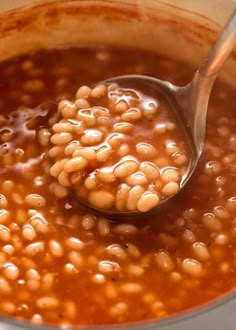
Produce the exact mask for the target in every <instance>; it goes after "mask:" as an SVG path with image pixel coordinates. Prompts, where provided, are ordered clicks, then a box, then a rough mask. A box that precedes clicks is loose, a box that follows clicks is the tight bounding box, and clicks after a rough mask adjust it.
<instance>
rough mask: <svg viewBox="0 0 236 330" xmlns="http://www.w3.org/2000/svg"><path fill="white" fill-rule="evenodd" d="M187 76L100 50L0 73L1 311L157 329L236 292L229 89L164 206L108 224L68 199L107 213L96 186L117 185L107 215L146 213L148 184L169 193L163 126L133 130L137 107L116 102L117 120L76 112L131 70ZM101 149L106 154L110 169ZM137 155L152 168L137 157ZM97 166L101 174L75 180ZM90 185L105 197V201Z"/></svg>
mask: <svg viewBox="0 0 236 330" xmlns="http://www.w3.org/2000/svg"><path fill="white" fill-rule="evenodd" d="M182 68H184V69H182ZM194 71H195V70H194V68H192V67H190V66H188V65H186V64H185V63H179V62H175V61H174V60H170V59H166V58H162V57H159V56H158V55H157V54H154V53H149V52H146V51H141V50H140V49H128V48H118V47H116V48H115V47H114V48H112V47H106V46H104V45H103V46H94V47H92V46H90V47H88V46H81V47H75V48H59V49H50V50H42V51H37V52H35V53H32V54H26V55H23V56H21V57H17V58H12V59H10V60H8V61H6V62H2V63H0V76H1V80H2V81H4V84H2V85H1V89H0V155H1V157H0V174H1V175H0V298H1V299H0V313H1V314H4V315H7V316H8V317H15V318H19V319H21V320H27V321H30V322H33V323H35V324H55V325H59V326H61V327H66V326H70V325H72V326H86V325H88V326H92V327H93V326H96V325H104V324H106V325H109V327H111V326H112V324H125V323H130V322H137V321H140V322H141V321H142V322H143V321H146V320H154V319H155V320H159V319H161V318H163V317H166V316H169V315H174V314H176V313H180V312H183V311H185V310H188V309H190V308H192V307H196V306H199V305H201V304H205V303H207V302H209V301H211V300H212V299H216V298H217V297H219V296H222V294H226V293H227V292H230V291H232V290H234V289H235V287H236V263H235V260H236V259H235V258H236V195H235V192H236V180H235V174H236V144H235V141H236V138H235V131H236V117H235V89H232V88H231V87H230V86H228V85H226V84H224V83H223V82H220V81H218V82H217V85H216V86H215V89H214V91H213V95H212V99H211V103H210V108H209V115H208V126H207V138H206V147H205V150H204V153H203V155H202V157H201V160H200V163H199V164H198V167H197V169H196V173H195V174H194V176H193V177H192V178H191V181H190V182H188V184H187V186H186V188H184V190H183V191H182V192H181V195H178V196H177V197H176V200H175V201H173V202H172V203H171V205H170V207H169V208H168V209H167V210H163V211H162V212H160V213H159V214H158V215H152V216H150V215H148V216H147V215H145V217H143V218H142V217H141V218H140V219H138V220H137V219H132V220H128V219H127V220H126V221H124V220H122V221H117V220H116V221H114V220H111V219H109V218H107V217H102V216H99V215H96V214H95V213H93V212H91V211H88V210H87V209H86V208H85V207H84V206H82V205H81V204H80V203H79V201H78V198H77V196H75V195H74V194H71V192H70V189H72V187H73V188H75V189H76V192H77V193H79V194H83V193H84V194H85V195H86V194H87V193H88V191H90V192H91V193H92V194H91V196H90V199H92V202H93V203H96V202H97V200H98V198H99V201H100V203H101V202H102V203H103V205H102V206H103V207H105V206H106V205H110V200H113V199H114V195H113V194H111V191H109V189H108V190H107V186H109V187H110V186H111V185H112V184H113V183H115V182H117V181H118V179H117V178H119V180H120V182H121V183H120V186H119V189H117V195H116V200H115V203H116V204H115V206H116V207H117V208H118V209H122V210H123V209H126V208H127V207H129V208H130V209H135V208H136V207H137V205H139V206H138V207H139V208H141V209H142V210H145V208H149V207H151V206H150V204H148V203H151V202H153V203H156V200H155V199H156V196H157V193H156V192H153V190H150V189H148V190H147V189H146V187H147V185H149V183H147V182H155V186H157V189H162V187H163V186H166V188H165V189H166V190H167V192H166V193H167V194H168V190H169V189H170V190H171V189H175V186H173V185H174V184H175V183H179V176H180V175H181V173H179V170H178V169H179V168H182V166H185V165H182V164H180V163H181V162H180V163H178V164H176V165H174V166H171V167H169V159H172V158H171V155H172V154H173V153H174V152H178V151H177V150H176V149H175V146H173V145H171V146H170V148H164V149H165V152H166V154H158V145H157V144H155V143H157V142H156V141H158V140H159V139H160V141H163V138H162V137H167V136H168V135H169V134H171V136H172V137H173V136H175V135H172V134H178V132H177V131H176V129H174V128H175V123H174V121H173V120H172V119H170V118H166V119H165V120H161V121H160V122H155V120H156V119H155V120H154V121H153V120H150V121H148V123H149V124H144V123H143V120H140V119H139V117H140V108H138V110H139V111H137V109H136V110H135V111H134V110H132V111H129V107H128V106H127V103H126V102H123V100H120V101H119V102H118V104H116V111H117V117H118V118H120V117H121V116H122V115H124V114H125V116H123V118H122V120H120V119H119V120H117V121H116V120H115V118H114V114H113V113H111V112H109V111H107V109H110V107H107V106H106V107H104V105H103V106H101V105H100V106H99V107H100V108H98V106H97V105H96V109H97V110H96V111H95V113H97V115H94V114H93V113H92V112H91V111H87V109H88V108H87V107H90V108H91V106H92V107H95V105H91V104H90V102H91V100H90V97H89V96H88V95H89V94H91V95H92V99H93V100H94V102H95V101H96V103H97V102H98V101H99V100H101V99H100V98H98V97H99V95H101V94H102V95H104V96H103V97H104V98H105V100H107V98H106V97H107V89H108V87H99V88H98V87H97V88H95V89H91V88H88V87H86V86H93V84H94V83H96V82H97V81H102V80H104V79H107V78H108V76H118V75H122V74H126V73H131V72H132V73H134V74H135V73H137V74H147V75H152V76H156V77H158V78H161V79H164V80H169V81H172V82H173V83H176V84H177V85H184V84H185V83H187V82H188V81H190V78H191V77H192V74H193V72H194ZM78 86H83V87H82V88H79V89H78V88H77V87H78ZM122 93H123V92H122ZM75 95H76V97H74V96H75ZM99 102H100V101H99ZM88 103H89V104H88ZM58 104H59V111H58ZM65 109H67V110H66V111H65ZM93 109H94V108H93ZM80 110H82V111H80ZM149 111H151V118H154V117H152V116H154V113H156V112H158V113H159V115H160V114H161V113H162V111H161V109H160V105H158V106H157V107H155V106H154V107H148V110H146V108H145V110H143V111H141V116H142V118H147V117H145V116H147V113H149ZM78 112H79V117H80V118H79V119H75V117H76V116H77V115H78ZM158 113H157V118H158ZM216 113H217V116H216ZM107 118H109V120H108V121H107ZM111 118H112V120H111ZM130 118H135V121H129V120H130ZM75 120H76V121H77V124H76V125H74V121H75ZM94 121H96V122H97V121H99V123H98V124H96V125H95V124H94ZM78 122H80V123H79V124H78ZM110 124H112V128H113V130H114V132H112V134H111V135H109V137H108V136H107V133H106V131H105V129H104V128H106V125H110ZM145 125H150V127H152V130H153V139H154V136H155V143H154V140H153V141H152V140H151V138H152V137H150V136H149V135H148V134H147V129H146V128H145ZM52 127H53V130H52V129H51V128H52ZM99 127H102V128H103V129H100V128H99ZM108 128H109V126H108ZM147 128H148V126H147ZM138 132H140V136H139V135H138ZM175 132H176V133H175ZM74 136H79V137H80V139H79V140H78V139H74ZM123 136H125V138H124V140H123V139H121V138H120V137H123ZM133 136H135V139H134V140H133V141H134V144H130V139H133ZM144 136H145V139H144V138H143V137H144ZM82 137H83V139H82V140H81V138H82ZM128 137H130V138H128ZM65 141H66V142H65ZM103 141H106V144H105V145H102V146H101V147H100V148H99V149H98V150H96V148H97V146H98V145H99V144H103ZM52 144H53V145H52ZM82 144H83V145H82ZM147 144H148V146H147ZM178 147H179V144H178ZM134 151H135V153H136V156H135V157H133V158H130V157H129V158H128V159H126V158H125V162H126V163H128V165H129V166H128V167H127V168H126V169H125V170H126V171H127V169H128V171H129V175H128V177H127V176H126V177H125V176H124V173H125V171H124V168H122V162H120V160H119V164H117V165H115V163H116V162H117V160H118V159H120V158H122V157H126V156H127V155H130V154H132V152H134ZM111 152H112V154H116V155H117V156H116V158H115V160H114V161H113V160H112V163H111V165H109V164H107V163H106V162H108V159H109V157H110V153H111ZM155 152H157V154H156V155H155V156H153V155H154V154H155ZM146 153H150V158H148V159H144V158H143V157H144V156H143V155H145V157H146ZM73 154H74V156H73V157H72V156H71V155H73ZM95 159H96V161H95ZM137 160H138V161H137ZM154 160H155V162H154ZM94 163H95V166H97V164H104V163H106V166H103V165H101V166H100V168H99V172H98V173H97V175H96V176H93V175H90V176H89V175H88V176H87V177H86V178H82V179H81V174H85V172H84V171H85V169H86V168H88V166H90V164H92V165H93V164H94ZM109 166H113V167H114V166H115V168H114V171H110V172H109V171H107V167H109ZM103 167H105V169H104V168H103ZM166 167H168V168H167V169H166ZM102 168H103V170H101V169H102ZM162 168H165V170H161V169H162ZM93 171H94V169H93ZM91 172H92V171H91ZM124 178H126V179H125V180H124ZM80 180H82V181H80ZM97 181H99V182H100V184H101V185H102V186H103V189H102V191H103V192H104V191H106V195H105V196H103V199H101V198H100V196H99V192H98V191H97ZM77 182H82V183H83V184H81V185H78V184H77ZM135 182H138V183H139V184H135ZM169 183H171V184H172V187H169V186H168V184H169ZM117 187H118V186H117ZM78 190H79V191H78ZM80 190H81V191H80ZM158 197H159V198H161V197H160V196H159V195H158ZM150 201H151V202H150ZM202 292H204V295H203V294H202Z"/></svg>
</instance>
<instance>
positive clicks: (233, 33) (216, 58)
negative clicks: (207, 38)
mask: <svg viewBox="0 0 236 330" xmlns="http://www.w3.org/2000/svg"><path fill="white" fill-rule="evenodd" d="M235 43H236V10H234V12H233V14H232V15H231V17H230V18H229V20H228V22H227V23H226V25H225V27H224V28H223V30H222V31H221V33H220V35H219V37H218V38H217V40H216V42H215V44H214V46H213V47H212V48H211V50H210V52H209V54H208V55H207V57H206V58H205V60H204V61H203V63H202V65H201V66H200V68H199V70H198V73H199V74H200V75H201V76H205V77H209V78H210V77H214V76H215V75H216V74H217V73H218V72H219V71H220V69H221V67H222V65H223V64H224V62H225V60H226V59H227V57H228V56H229V54H230V53H231V51H232V50H233V48H234V46H235Z"/></svg>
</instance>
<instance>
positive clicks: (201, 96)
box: [99, 10, 236, 216]
mask: <svg viewBox="0 0 236 330" xmlns="http://www.w3.org/2000/svg"><path fill="white" fill-rule="evenodd" d="M235 42H236V10H235V11H234V13H233V14H232V16H231V17H230V18H229V20H228V21H227V23H226V25H225V26H224V28H223V30H222V31H221V33H220V35H219V36H218V38H217V40H216V42H215V44H214V45H213V47H212V48H211V49H210V51H209V53H208V55H207V57H206V58H205V60H204V61H203V63H202V64H201V66H200V68H199V69H198V70H197V72H196V74H195V76H194V78H193V80H192V81H191V82H190V83H189V84H187V85H186V86H184V87H179V86H175V85H173V84H171V83H170V82H167V81H162V80H159V79H156V78H153V77H149V76H144V75H124V76H118V77H114V78H111V79H108V80H105V83H117V84H119V86H121V87H131V88H132V87H134V86H135V85H136V84H137V85H138V86H143V87H144V88H145V89H146V90H147V88H149V89H151V90H152V95H153V90H154V91H155V90H156V91H158V92H159V93H160V92H161V93H162V94H164V96H165V98H166V99H167V100H168V101H169V102H170V104H171V106H172V108H173V109H174V110H176V112H177V113H178V115H179V117H180V120H181V121H182V127H183V129H185V130H186V132H187V135H188V137H189V142H190V143H191V146H192V151H193V159H192V162H191V164H190V166H189V170H188V171H187V173H186V175H185V176H184V178H183V180H182V182H181V189H180V190H182V188H183V187H184V186H185V184H186V183H187V182H188V180H189V179H190V177H191V175H192V174H193V172H194V170H195V168H196V166H197V164H198V161H199V158H200V156H201V154H202V151H203V149H204V144H205V131H206V116H207V109H208V100H209V97H210V93H211V90H212V86H213V84H214V82H215V79H216V76H217V74H218V72H219V71H220V69H221V68H222V66H223V64H224V63H225V61H226V59H227V58H228V56H229V54H230V53H231V51H232V49H233V47H234V45H235ZM180 190H179V191H180ZM178 193H179V192H178ZM178 193H177V194H178ZM173 197H175V195H174V196H171V197H170V198H168V199H165V200H163V201H162V202H161V203H159V204H158V205H157V206H156V208H159V209H160V208H162V206H163V204H165V203H166V202H167V201H169V200H170V199H172V198H173ZM99 211H104V213H106V214H108V215H109V214H110V215H112V216H114V215H115V216H118V215H121V216H136V215H138V214H139V212H137V211H135V212H133V211H130V212H129V211H126V212H119V211H109V210H99Z"/></svg>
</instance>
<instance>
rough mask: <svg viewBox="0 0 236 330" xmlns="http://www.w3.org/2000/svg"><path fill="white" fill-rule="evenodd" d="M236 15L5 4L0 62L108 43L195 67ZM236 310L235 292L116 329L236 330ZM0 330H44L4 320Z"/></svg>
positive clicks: (202, 4) (186, 6)
mask: <svg viewBox="0 0 236 330" xmlns="http://www.w3.org/2000/svg"><path fill="white" fill-rule="evenodd" d="M234 8H235V4H234V3H233V1H230V0H198V1H189V0H179V1H175V0H160V1H159V0H145V1H141V0H68V1H60V0H51V1H47V0H39V1H37V0H36V1H34V0H12V1H10V2H7V1H1V3H0V13H1V19H0V60H4V59H7V58H10V57H12V56H15V55H19V54H21V53H24V52H27V51H31V50H35V49H39V48H45V47H48V46H51V47H53V46H57V45H60V44H76V43H87V44H90V43H91V44H93V43H103V44H116V45H129V46H135V47H139V48H142V49H148V50H153V51H158V52H159V53H160V54H163V55H165V56H170V57H176V59H178V60H183V61H185V62H190V63H191V64H193V65H194V66H195V67H196V68H197V66H198V65H199V64H200V62H201V61H202V59H203V58H204V56H205V54H206V53H207V51H208V49H209V47H210V45H211V44H212V42H213V41H214V40H215V38H216V35H217V32H218V31H219V29H220V26H221V25H222V24H224V22H225V21H226V19H227V18H228V16H229V15H230V13H231V12H232V11H233V9H234ZM84 22H86V24H84ZM137 35H138V39H137ZM137 40H138V42H137ZM176 40H178V47H177V48H176ZM233 75H236V63H235V54H233V55H232V56H231V58H230V59H229V60H228V61H227V63H226V64H225V66H224V69H223V71H222V72H221V77H222V79H225V80H227V81H228V82H229V81H230V82H231V83H232V80H231V79H232V76H233ZM230 78H231V79H230ZM235 310H236V294H235V293H231V294H228V295H225V296H223V297H220V298H219V299H217V300H216V301H214V302H211V303H209V304H207V305H204V306H200V307H198V308H195V309H193V310H190V311H187V312H184V313H181V314H178V315H177V316H172V317H169V318H167V319H165V320H162V321H156V322H146V323H142V324H141V323H140V324H135V325H129V326H126V325H124V326H114V327H112V328H113V329H133V330H144V329H145V330H154V329H163V330H180V329H181V330H185V329H186V330H199V329H214V330H222V329H224V330H232V329H234V327H235V326H236V317H235V315H234V311H235ZM0 328H1V329H2V330H5V329H6V330H8V329H9V330H10V329H11V330H17V329H32V330H33V329H42V327H40V326H33V325H30V324H27V323H24V322H22V321H15V320H12V319H9V318H7V317H3V316H1V318H0ZM109 328H110V327H107V329H109ZM47 329H49V327H47ZM50 329H56V328H53V327H52V328H50ZM80 329H82V328H80ZM86 329H89V328H86ZM90 329H91V328H90ZM93 329H95V328H93Z"/></svg>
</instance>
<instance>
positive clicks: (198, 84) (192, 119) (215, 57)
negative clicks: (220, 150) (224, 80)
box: [176, 10, 236, 157]
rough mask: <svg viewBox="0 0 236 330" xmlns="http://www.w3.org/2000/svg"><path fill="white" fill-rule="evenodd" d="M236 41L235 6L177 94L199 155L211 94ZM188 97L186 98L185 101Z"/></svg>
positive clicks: (202, 145)
mask: <svg viewBox="0 0 236 330" xmlns="http://www.w3.org/2000/svg"><path fill="white" fill-rule="evenodd" d="M235 44H236V10H234V12H233V14H232V15H231V16H230V18H229V20H228V22H227V23H226V25H225V26H224V28H223V30H222V31H221V33H220V35H219V36H218V38H217V40H216V42H215V44H214V45H213V47H212V48H211V50H210V51H209V53H208V55H207V57H206V58H205V60H204V61H203V63H202V64H201V66H200V68H199V69H198V71H197V72H196V74H195V76H194V78H193V80H192V82H191V83H189V84H188V85H187V86H186V87H183V88H180V90H179V93H177V94H178V95H177V96H176V98H177V101H178V103H179V104H180V106H181V108H182V109H183V110H184V113H185V118H186V121H187V123H188V126H189V128H190V130H191V132H192V136H193V143H194V145H195V148H196V151H197V154H198V157H200V155H201V153H202V151H203V148H204V144H205V130H206V116H207V108H208V101H209V96H210V93H211V89H212V86H213V84H214V82H215V79H216V76H217V73H218V72H219V71H220V69H221V68H222V66H223V64H224V62H225V61H226V59H227V58H228V56H229V54H230V53H231V52H232V50H233V48H234V46H235ZM182 99H183V100H185V102H183V101H182Z"/></svg>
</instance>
